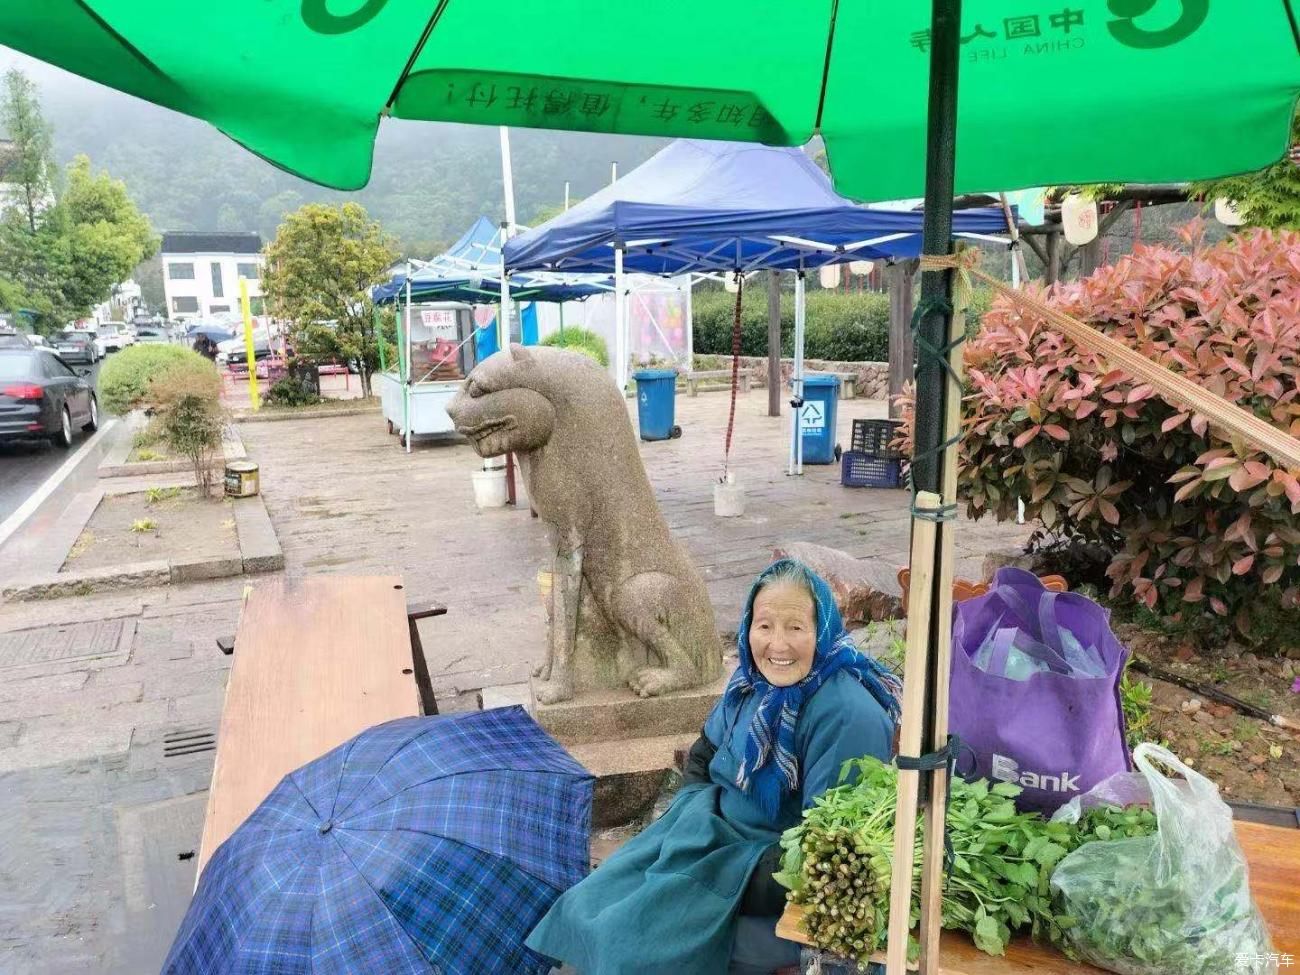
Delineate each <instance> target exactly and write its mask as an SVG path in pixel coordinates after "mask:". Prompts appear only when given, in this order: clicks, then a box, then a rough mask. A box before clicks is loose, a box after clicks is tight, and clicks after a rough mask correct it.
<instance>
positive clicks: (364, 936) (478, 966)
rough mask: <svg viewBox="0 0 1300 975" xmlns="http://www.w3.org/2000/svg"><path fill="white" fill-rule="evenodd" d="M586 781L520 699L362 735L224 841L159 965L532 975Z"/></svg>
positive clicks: (577, 864)
mask: <svg viewBox="0 0 1300 975" xmlns="http://www.w3.org/2000/svg"><path fill="white" fill-rule="evenodd" d="M591 791H592V777H591V775H589V774H588V773H587V771H586V770H585V769H583V768H582V766H580V765H579V764H578V763H577V762H575V761H574V760H573V759H572V758H570V757H569V756H568V755H567V754H566V753H565V752H564V750H563V749H562V748H560V746H559V745H557V744H556V743H555V742H554V741H553V740H552V739H551V738H550V737H548V736H547V735H546V733H545V732H544V731H542V729H541V728H539V727H538V726H537V725H536V724H535V723H534V722H533V721H532V719H531V718H529V717H528V715H527V714H526V713H525V712H524V710H523V709H522V708H519V707H512V708H499V709H496V710H492V711H476V712H469V713H465V714H456V715H447V716H445V717H438V718H403V719H401V720H398V721H391V722H389V723H387V724H382V725H378V726H377V727H374V728H371V729H370V730H368V731H365V732H362V733H361V734H360V735H358V736H357V737H356V738H353V739H352V740H351V741H349V742H347V743H345V744H343V745H340V746H339V747H338V748H336V749H334V750H333V751H331V752H329V753H328V754H326V755H324V756H322V757H321V758H318V759H316V760H315V761H314V762H311V763H309V764H307V765H304V766H303V767H302V768H300V769H298V771H296V772H293V773H291V774H289V775H287V776H285V777H284V779H282V780H281V782H280V784H279V785H277V786H276V787H275V789H274V791H272V792H271V794H270V795H269V796H267V798H266V800H265V801H264V802H263V803H262V804H261V805H260V806H259V807H258V808H257V809H256V810H255V811H254V812H253V814H252V815H251V816H249V817H248V819H247V820H246V821H245V822H244V824H243V825H242V826H240V827H239V829H237V830H236V831H235V832H234V833H233V834H232V835H231V837H230V838H229V839H228V840H226V842H225V843H223V844H222V845H221V847H220V848H219V849H218V850H217V852H216V853H215V854H214V855H213V857H212V860H211V862H210V863H209V864H208V866H207V868H206V869H205V870H204V871H203V877H202V880H201V882H200V883H199V888H198V890H197V892H196V893H195V895H194V901H193V903H191V905H190V908H189V911H188V912H187V913H186V915H185V920H184V921H183V922H182V924H181V929H180V932H179V933H178V934H177V936H176V942H175V944H173V945H172V949H171V952H170V953H169V954H168V956H167V961H166V962H165V963H164V965H163V972H164V975H236V973H253V972H256V973H259V975H272V973H274V975H298V973H302V975H334V973H337V975H344V973H347V975H357V973H365V972H376V973H383V975H399V973H401V975H407V973H410V975H417V973H418V975H429V973H434V972H436V973H440V975H456V973H465V975H470V973H473V975H492V973H496V972H500V973H503V975H526V973H533V972H536V973H539V975H543V973H546V972H548V971H550V968H551V965H550V962H549V961H547V960H546V959H544V958H542V956H540V955H538V954H536V953H535V952H533V951H531V950H529V949H528V948H526V947H524V939H525V938H526V937H527V936H528V933H529V932H530V931H531V930H532V928H533V926H534V925H535V924H536V923H537V922H538V921H539V920H540V919H541V917H542V915H544V914H545V913H546V911H547V910H548V909H549V908H550V906H551V904H552V903H553V902H554V901H555V899H556V898H557V897H558V896H559V895H560V894H561V893H562V892H564V891H565V890H567V889H568V888H569V887H571V886H572V885H573V884H575V883H577V882H578V881H579V880H581V879H582V878H583V877H584V876H585V875H586V873H587V866H588V840H589V832H590V821H591Z"/></svg>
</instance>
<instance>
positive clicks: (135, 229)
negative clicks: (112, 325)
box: [0, 156, 158, 334]
mask: <svg viewBox="0 0 1300 975" xmlns="http://www.w3.org/2000/svg"><path fill="white" fill-rule="evenodd" d="M65 183H66V188H65V189H64V192H63V195H62V197H61V198H60V199H59V200H58V201H57V202H56V203H54V204H53V205H51V206H48V207H46V208H45V209H43V210H42V211H41V212H40V213H39V215H38V217H37V220H36V229H35V230H29V228H28V225H27V223H26V222H25V221H6V222H0V267H2V268H4V269H5V274H6V275H7V276H10V277H11V279H12V282H13V289H12V290H16V292H17V298H18V300H21V301H22V302H23V304H24V306H25V307H27V308H29V309H31V310H32V311H35V312H36V328H37V330H38V331H40V332H43V333H46V334H48V333H50V332H52V331H57V330H58V329H60V328H62V327H63V326H64V325H66V324H67V322H68V320H69V319H72V318H77V317H79V316H82V315H85V314H86V313H88V312H89V311H90V309H91V308H93V307H94V306H95V305H97V304H98V303H99V302H101V301H104V300H106V299H107V298H108V297H109V295H110V294H112V291H113V285H115V284H117V283H118V282H120V281H123V280H125V279H126V278H128V277H130V275H131V271H132V270H133V269H134V268H135V266H136V265H137V264H139V263H140V262H141V261H143V260H144V259H145V258H146V257H150V256H152V255H153V254H154V252H155V251H156V250H157V248H158V238H157V237H156V236H155V235H154V232H153V229H152V228H151V227H150V226H149V221H148V220H147V219H145V217H144V215H143V214H142V213H140V211H139V209H138V208H137V207H136V205H135V203H134V202H132V200H131V198H130V197H129V196H128V195H127V192H126V187H125V186H124V185H123V184H122V183H121V181H119V180H115V179H113V178H112V177H110V176H109V175H108V174H107V173H105V172H99V173H95V172H92V170H91V168H90V160H89V159H87V158H86V157H85V156H78V157H77V158H76V159H75V160H74V161H73V162H72V164H71V165H70V166H69V167H68V171H67V174H66V181H65Z"/></svg>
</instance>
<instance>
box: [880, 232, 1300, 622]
mask: <svg viewBox="0 0 1300 975" xmlns="http://www.w3.org/2000/svg"><path fill="white" fill-rule="evenodd" d="M1185 239H1186V242H1187V244H1188V250H1187V252H1185V253H1180V252H1177V251H1174V250H1171V249H1169V248H1166V247H1139V248H1137V250H1136V251H1135V253H1134V254H1133V255H1132V256H1130V257H1125V258H1123V259H1122V260H1120V261H1119V262H1118V263H1117V264H1116V265H1114V266H1113V267H1106V268H1102V269H1101V270H1099V271H1098V272H1097V273H1096V274H1094V275H1093V276H1092V277H1091V278H1089V279H1088V280H1086V281H1083V282H1079V283H1076V284H1070V285H1065V286H1059V287H1057V288H1056V289H1055V290H1054V292H1053V293H1052V294H1051V296H1050V302H1051V303H1052V304H1054V305H1055V306H1056V307H1058V308H1060V309H1061V310H1063V311H1065V312H1066V313H1067V314H1070V315H1072V316H1073V317H1075V318H1078V319H1080V320H1082V321H1085V322H1088V323H1089V324H1091V325H1092V326H1093V327H1095V328H1099V329H1100V330H1102V331H1104V332H1106V333H1108V334H1109V335H1111V336H1112V337H1114V338H1117V339H1119V340H1121V341H1123V342H1124V343H1125V344H1126V345H1128V346H1129V347H1130V348H1133V349H1136V350H1138V351H1140V352H1141V353H1143V354H1144V355H1146V356H1149V357H1150V358H1151V359H1153V360H1155V361H1157V362H1160V363H1162V364H1164V365H1166V366H1168V367H1169V368H1170V369H1173V370H1175V371H1177V372H1180V373H1182V374H1183V375H1185V376H1187V377H1188V378H1190V379H1192V380H1194V381H1195V382H1196V383H1198V384H1199V385H1201V386H1202V387H1204V388H1205V389H1208V390H1211V391H1213V392H1214V393H1216V394H1218V395H1220V396H1222V397H1224V398H1226V399H1228V400H1230V401H1232V402H1234V403H1236V404H1237V405H1239V406H1241V407H1243V408H1245V409H1247V410H1250V411H1251V412H1252V413H1254V414H1255V415H1256V416H1259V417H1261V418H1264V419H1267V420H1269V421H1270V422H1272V423H1273V424H1274V425H1276V426H1278V427H1280V428H1281V429H1283V430H1287V431H1289V432H1290V433H1291V434H1292V435H1296V436H1300V403H1297V395H1298V393H1297V382H1298V381H1300V234H1297V233H1293V232H1281V231H1254V232H1250V233H1244V234H1241V235H1239V236H1237V237H1235V238H1232V239H1230V240H1228V241H1225V242H1223V243H1220V244H1217V245H1214V246H1204V245H1203V244H1201V243H1200V241H1199V239H1198V237H1197V235H1196V233H1195V230H1194V229H1189V230H1188V231H1187V232H1186V234H1185ZM966 367H967V387H966V393H967V395H966V403H965V411H964V412H965V439H964V441H963V446H962V472H961V490H962V494H963V497H964V498H965V501H966V506H967V511H968V513H969V514H970V515H971V516H972V517H975V518H979V517H981V516H983V515H986V514H992V515H994V516H995V517H997V518H998V519H999V520H1006V519H1011V518H1014V517H1015V516H1016V501H1017V499H1018V498H1022V499H1024V502H1025V505H1026V517H1027V518H1028V519H1030V520H1033V521H1037V522H1038V524H1039V526H1040V534H1039V541H1040V542H1041V541H1044V540H1046V539H1048V538H1050V539H1052V540H1056V541H1067V542H1073V543H1089V544H1092V545H1094V546H1100V547H1101V548H1102V549H1103V550H1104V551H1105V552H1106V553H1108V554H1109V556H1110V563H1109V566H1108V568H1107V570H1106V574H1107V576H1109V578H1110V580H1111V583H1112V595H1121V594H1124V593H1128V594H1130V595H1131V596H1132V597H1133V598H1134V599H1135V600H1136V601H1138V602H1139V603H1142V604H1144V605H1145V606H1147V607H1148V608H1150V609H1152V610H1155V611H1157V612H1160V613H1162V614H1164V615H1167V616H1172V617H1175V618H1188V617H1190V615H1191V614H1192V613H1193V612H1194V613H1202V612H1208V613H1212V614H1214V615H1216V616H1218V617H1226V618H1230V619H1232V620H1233V621H1234V622H1235V623H1236V625H1237V628H1238V629H1239V630H1240V631H1241V632H1243V633H1249V631H1250V629H1251V615H1252V608H1253V606H1254V605H1256V604H1259V603H1260V602H1261V601H1260V599H1259V597H1260V596H1261V594H1263V593H1265V591H1268V593H1269V595H1270V597H1271V598H1270V599H1268V600H1264V601H1263V602H1268V603H1271V604H1272V605H1277V604H1278V602H1279V598H1280V601H1281V603H1282V605H1284V606H1290V607H1294V606H1296V604H1297V594H1298V593H1300V568H1298V562H1297V560H1298V559H1300V521H1298V520H1297V513H1300V480H1298V479H1297V474H1300V471H1296V470H1287V469H1285V468H1284V467H1282V466H1279V465H1278V464H1277V463H1275V462H1274V461H1273V460H1271V459H1270V458H1269V457H1267V456H1266V455H1264V454H1263V453H1261V452H1259V451H1257V450H1255V449H1253V448H1252V447H1250V446H1248V445H1247V444H1245V443H1242V442H1240V441H1238V440H1235V439H1233V438H1231V437H1229V436H1228V435H1227V434H1226V433H1225V432H1223V431H1220V430H1217V429H1215V428H1213V427H1211V426H1210V424H1209V423H1208V421H1207V419H1206V418H1205V417H1203V416H1200V415H1197V414H1188V413H1185V412H1182V411H1180V410H1179V409H1177V408H1175V407H1173V406H1171V405H1169V404H1168V403H1166V402H1165V401H1164V400H1163V399H1162V398H1161V397H1160V396H1159V394H1157V393H1156V391H1155V390H1154V389H1153V388H1152V387H1151V386H1149V385H1145V384H1141V383H1138V382H1136V381H1134V380H1133V379H1131V378H1129V377H1128V376H1126V375H1125V374H1124V373H1122V372H1120V371H1117V370H1111V369H1108V368H1107V366H1106V364H1105V363H1104V362H1103V361H1102V360H1101V359H1100V358H1099V357H1098V356H1095V355H1093V354H1091V353H1088V352H1083V351H1081V350H1079V349H1078V348H1076V347H1075V346H1074V344H1073V343H1072V342H1070V341H1069V340H1068V339H1066V338H1064V337H1063V336H1062V335H1060V334H1059V333H1058V332H1056V331H1054V330H1053V329H1052V327H1051V326H1050V325H1049V324H1048V323H1047V322H1046V321H1044V320H1042V319H1041V318H1039V317H1038V316H1036V315H1034V314H1033V313H1032V312H1028V311H1021V310H1020V309H1018V308H1017V307H1016V306H1015V305H1013V304H1012V303H1011V302H1009V301H1007V300H1005V299H1000V300H998V301H997V302H996V303H995V304H994V306H993V308H992V310H991V311H990V312H989V313H988V314H987V315H986V316H985V318H984V321H983V327H982V328H981V330H980V332H979V335H978V337H977V338H976V339H975V340H974V341H972V342H971V343H970V344H969V346H968V347H967V351H966ZM904 434H905V436H908V435H910V428H908V427H905V428H904Z"/></svg>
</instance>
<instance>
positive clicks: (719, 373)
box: [686, 369, 749, 396]
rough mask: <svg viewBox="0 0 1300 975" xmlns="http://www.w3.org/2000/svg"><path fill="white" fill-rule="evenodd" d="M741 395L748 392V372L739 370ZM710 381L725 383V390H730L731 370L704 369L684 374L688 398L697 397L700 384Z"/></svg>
mask: <svg viewBox="0 0 1300 975" xmlns="http://www.w3.org/2000/svg"><path fill="white" fill-rule="evenodd" d="M737 378H738V381H739V383H740V391H741V392H742V393H748V392H749V370H748V369H741V370H740V372H739V373H738V374H737ZM710 380H722V381H724V382H726V384H727V388H728V389H730V388H731V370H730V369H705V370H703V371H696V372H688V373H687V374H686V391H687V393H688V394H689V395H690V396H697V395H699V392H700V383H702V382H708V381H710Z"/></svg>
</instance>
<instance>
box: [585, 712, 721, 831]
mask: <svg viewBox="0 0 1300 975" xmlns="http://www.w3.org/2000/svg"><path fill="white" fill-rule="evenodd" d="M697 737H699V729H696V730H695V731H693V732H690V733H688V734H676V735H656V736H654V737H652V738H631V739H627V740H624V741H598V742H588V743H586V744H582V745H569V746H566V747H567V750H568V752H569V754H570V755H572V756H573V757H574V759H575V760H577V762H578V763H579V764H580V765H582V767H583V768H585V769H586V770H587V771H588V772H590V773H591V774H592V775H594V776H596V789H595V794H594V796H593V799H592V808H591V825H592V827H593V828H596V829H603V828H605V827H608V826H620V825H622V824H623V823H627V822H630V821H631V820H633V819H636V818H637V817H638V816H641V815H642V814H644V813H645V812H646V811H647V810H648V809H649V808H650V807H651V805H653V804H654V801H655V798H656V797H657V796H658V795H659V790H660V789H661V788H663V784H664V779H665V778H666V777H667V775H668V772H669V771H670V770H671V769H672V768H673V767H674V765H675V763H676V758H675V756H676V754H677V751H678V750H679V749H685V748H690V746H691V745H692V744H693V743H694V742H695V739H696V738H697Z"/></svg>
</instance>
